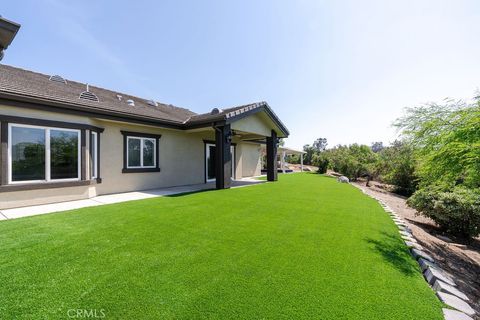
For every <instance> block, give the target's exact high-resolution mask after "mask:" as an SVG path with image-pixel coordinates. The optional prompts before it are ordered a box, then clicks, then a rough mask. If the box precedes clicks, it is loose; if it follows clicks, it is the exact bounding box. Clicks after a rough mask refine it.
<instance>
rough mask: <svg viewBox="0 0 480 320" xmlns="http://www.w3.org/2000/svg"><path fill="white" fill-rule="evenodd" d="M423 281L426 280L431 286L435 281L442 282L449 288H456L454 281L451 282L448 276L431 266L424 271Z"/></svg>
mask: <svg viewBox="0 0 480 320" xmlns="http://www.w3.org/2000/svg"><path fill="white" fill-rule="evenodd" d="M427 260H428V259H427ZM425 279H427V282H428V283H429V284H430V285H432V286H433V284H434V283H435V281H436V280H440V281H443V282H445V283H448V284H449V285H451V286H456V284H455V281H453V279H452V277H450V276H449V275H448V274H446V273H445V272H444V271H443V270H442V269H439V268H438V267H432V266H429V267H427V269H426V270H425Z"/></svg>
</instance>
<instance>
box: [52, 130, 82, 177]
mask: <svg viewBox="0 0 480 320" xmlns="http://www.w3.org/2000/svg"><path fill="white" fill-rule="evenodd" d="M78 140H79V139H78V132H73V131H63V130H50V178H51V179H52V180H53V179H71V178H78V143H79V141H78Z"/></svg>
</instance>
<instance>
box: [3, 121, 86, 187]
mask: <svg viewBox="0 0 480 320" xmlns="http://www.w3.org/2000/svg"><path fill="white" fill-rule="evenodd" d="M80 139H81V136H80V130H76V129H65V128H54V127H41V126H33V125H24V124H16V123H9V124H8V182H9V183H11V184H18V183H35V182H53V181H76V180H80V168H81V165H80V162H81V160H80V148H81V147H80Z"/></svg>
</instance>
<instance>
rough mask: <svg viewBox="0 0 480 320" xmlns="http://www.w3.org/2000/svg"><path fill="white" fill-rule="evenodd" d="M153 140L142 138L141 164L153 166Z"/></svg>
mask: <svg viewBox="0 0 480 320" xmlns="http://www.w3.org/2000/svg"><path fill="white" fill-rule="evenodd" d="M154 145H155V142H154V140H147V139H145V140H143V166H144V167H153V166H154V165H155V150H154V149H155V147H154Z"/></svg>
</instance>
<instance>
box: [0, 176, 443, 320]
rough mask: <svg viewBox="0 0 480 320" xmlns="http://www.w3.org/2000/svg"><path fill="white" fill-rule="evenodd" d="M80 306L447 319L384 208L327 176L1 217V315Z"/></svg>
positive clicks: (172, 312) (130, 315) (44, 314)
mask: <svg viewBox="0 0 480 320" xmlns="http://www.w3.org/2000/svg"><path fill="white" fill-rule="evenodd" d="M72 309H74V310H77V309H80V310H97V316H98V317H101V316H102V315H103V314H104V315H105V317H104V318H105V319H206V318H208V319H362V320H365V319H368V320H372V319H402V320H404V319H423V320H428V319H442V314H441V304H440V302H439V301H438V300H437V299H436V298H435V295H434V293H433V291H432V290H431V289H430V288H429V287H428V286H427V284H426V282H425V281H424V280H423V279H422V274H421V273H420V271H419V269H418V267H417V265H416V263H415V262H414V260H413V259H412V258H411V257H410V255H409V254H408V250H407V248H406V247H405V246H404V245H403V244H402V241H401V239H400V236H399V234H398V232H397V231H396V227H395V225H394V224H393V222H392V221H391V219H390V218H389V217H388V215H387V214H386V213H385V212H384V211H383V210H382V208H381V207H380V205H379V204H378V203H377V202H375V201H374V200H373V199H370V198H368V197H366V196H365V195H363V194H362V193H361V192H360V191H359V190H358V189H356V188H354V187H352V186H350V185H347V184H340V183H337V182H336V181H335V180H334V179H331V178H328V177H324V176H321V175H317V174H291V175H282V176H281V177H280V179H279V181H278V182H276V183H266V184H260V185H255V186H251V187H245V188H236V189H230V190H220V191H207V192H199V193H194V194H188V195H181V196H172V197H162V198H154V199H148V200H140V201H132V202H127V203H121V204H114V205H106V206H99V207H90V208H84V209H79V210H73V211H67V212H62V213H55V214H49V215H43V216H36V217H30V218H23V219H18V220H10V221H2V222H0V318H1V319H17V318H18V319H57V318H59V319H62V318H67V319H68V317H69V315H71V313H70V314H67V312H68V311H69V310H72ZM101 312H103V313H101ZM91 314H92V313H90V315H91ZM84 315H85V314H84Z"/></svg>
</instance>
